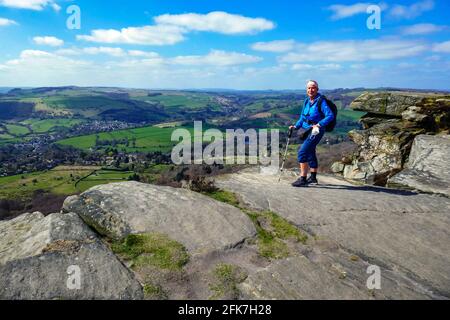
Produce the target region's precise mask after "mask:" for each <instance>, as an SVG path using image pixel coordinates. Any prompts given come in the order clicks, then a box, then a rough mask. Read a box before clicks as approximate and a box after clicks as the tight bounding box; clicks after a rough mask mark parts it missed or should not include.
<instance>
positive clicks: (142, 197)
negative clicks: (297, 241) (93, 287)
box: [63, 182, 256, 254]
mask: <svg viewBox="0 0 450 320" xmlns="http://www.w3.org/2000/svg"><path fill="white" fill-rule="evenodd" d="M63 208H64V210H65V211H69V212H76V213H78V214H79V215H80V217H81V218H82V219H83V220H84V221H85V222H86V223H87V224H88V225H90V226H92V227H93V228H94V229H96V230H97V231H98V232H99V233H100V234H102V235H106V236H108V237H111V238H116V239H120V238H123V237H125V236H126V235H128V234H130V233H145V232H159V233H164V234H166V235H168V236H169V237H170V238H171V239H174V240H176V241H178V242H180V243H182V244H183V245H184V246H185V247H186V248H187V249H188V250H189V252H190V253H191V254H202V253H207V252H210V251H214V250H223V249H227V248H231V247H234V246H236V245H237V244H239V243H241V242H243V241H244V240H245V239H247V238H251V237H253V236H254V235H255V234H256V229H255V227H254V225H253V223H252V222H251V220H250V219H249V218H248V217H247V216H246V215H245V214H244V213H243V212H241V211H240V210H239V209H237V208H235V207H233V206H230V205H227V204H224V203H221V202H218V201H215V200H212V199H211V198H209V197H207V196H204V195H201V194H199V193H195V192H192V191H190V190H186V189H175V188H171V187H162V186H155V185H149V184H143V183H137V182H124V183H112V184H108V185H103V186H97V187H94V188H92V189H90V190H88V191H86V192H85V193H83V194H82V195H80V196H79V197H71V198H68V199H67V200H66V201H65V203H64V206H63Z"/></svg>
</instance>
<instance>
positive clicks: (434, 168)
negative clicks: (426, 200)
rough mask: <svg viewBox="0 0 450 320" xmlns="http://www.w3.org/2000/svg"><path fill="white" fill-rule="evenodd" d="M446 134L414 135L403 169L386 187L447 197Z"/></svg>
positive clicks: (449, 149) (449, 155)
mask: <svg viewBox="0 0 450 320" xmlns="http://www.w3.org/2000/svg"><path fill="white" fill-rule="evenodd" d="M449 159H450V135H438V136H426V135H421V136H418V137H416V139H415V140H414V144H413V146H412V150H411V153H410V155H409V160H408V163H407V164H406V167H405V170H403V171H401V172H400V173H398V174H396V175H394V176H393V177H392V178H390V179H389V180H388V186H389V187H393V188H407V189H414V190H420V191H423V192H431V193H439V194H444V195H447V196H450V162H449Z"/></svg>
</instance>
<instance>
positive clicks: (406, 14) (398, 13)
mask: <svg viewBox="0 0 450 320" xmlns="http://www.w3.org/2000/svg"><path fill="white" fill-rule="evenodd" d="M433 9H434V1H433V0H424V1H420V2H416V3H413V4H412V5H410V6H403V5H395V6H394V7H392V9H391V10H390V12H389V14H390V15H391V16H393V17H396V18H404V19H414V18H416V17H418V16H420V15H422V13H424V12H426V11H430V10H433Z"/></svg>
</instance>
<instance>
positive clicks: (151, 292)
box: [144, 283, 169, 300]
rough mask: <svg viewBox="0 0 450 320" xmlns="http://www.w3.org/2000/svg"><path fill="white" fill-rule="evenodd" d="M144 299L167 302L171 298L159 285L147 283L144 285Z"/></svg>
mask: <svg viewBox="0 0 450 320" xmlns="http://www.w3.org/2000/svg"><path fill="white" fill-rule="evenodd" d="M144 298H145V299H147V300H167V299H169V297H168V296H167V293H166V292H164V290H163V288H162V287H161V286H158V285H153V284H151V283H146V284H145V285H144Z"/></svg>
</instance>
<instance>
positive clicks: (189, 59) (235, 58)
mask: <svg viewBox="0 0 450 320" xmlns="http://www.w3.org/2000/svg"><path fill="white" fill-rule="evenodd" d="M260 61H262V58H260V57H256V56H251V55H248V54H245V53H238V52H227V51H221V50H211V52H210V53H209V54H207V55H205V56H178V57H175V58H172V59H170V63H173V64H179V65H190V66H201V65H210V66H232V65H239V64H248V63H256V62H260Z"/></svg>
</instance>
